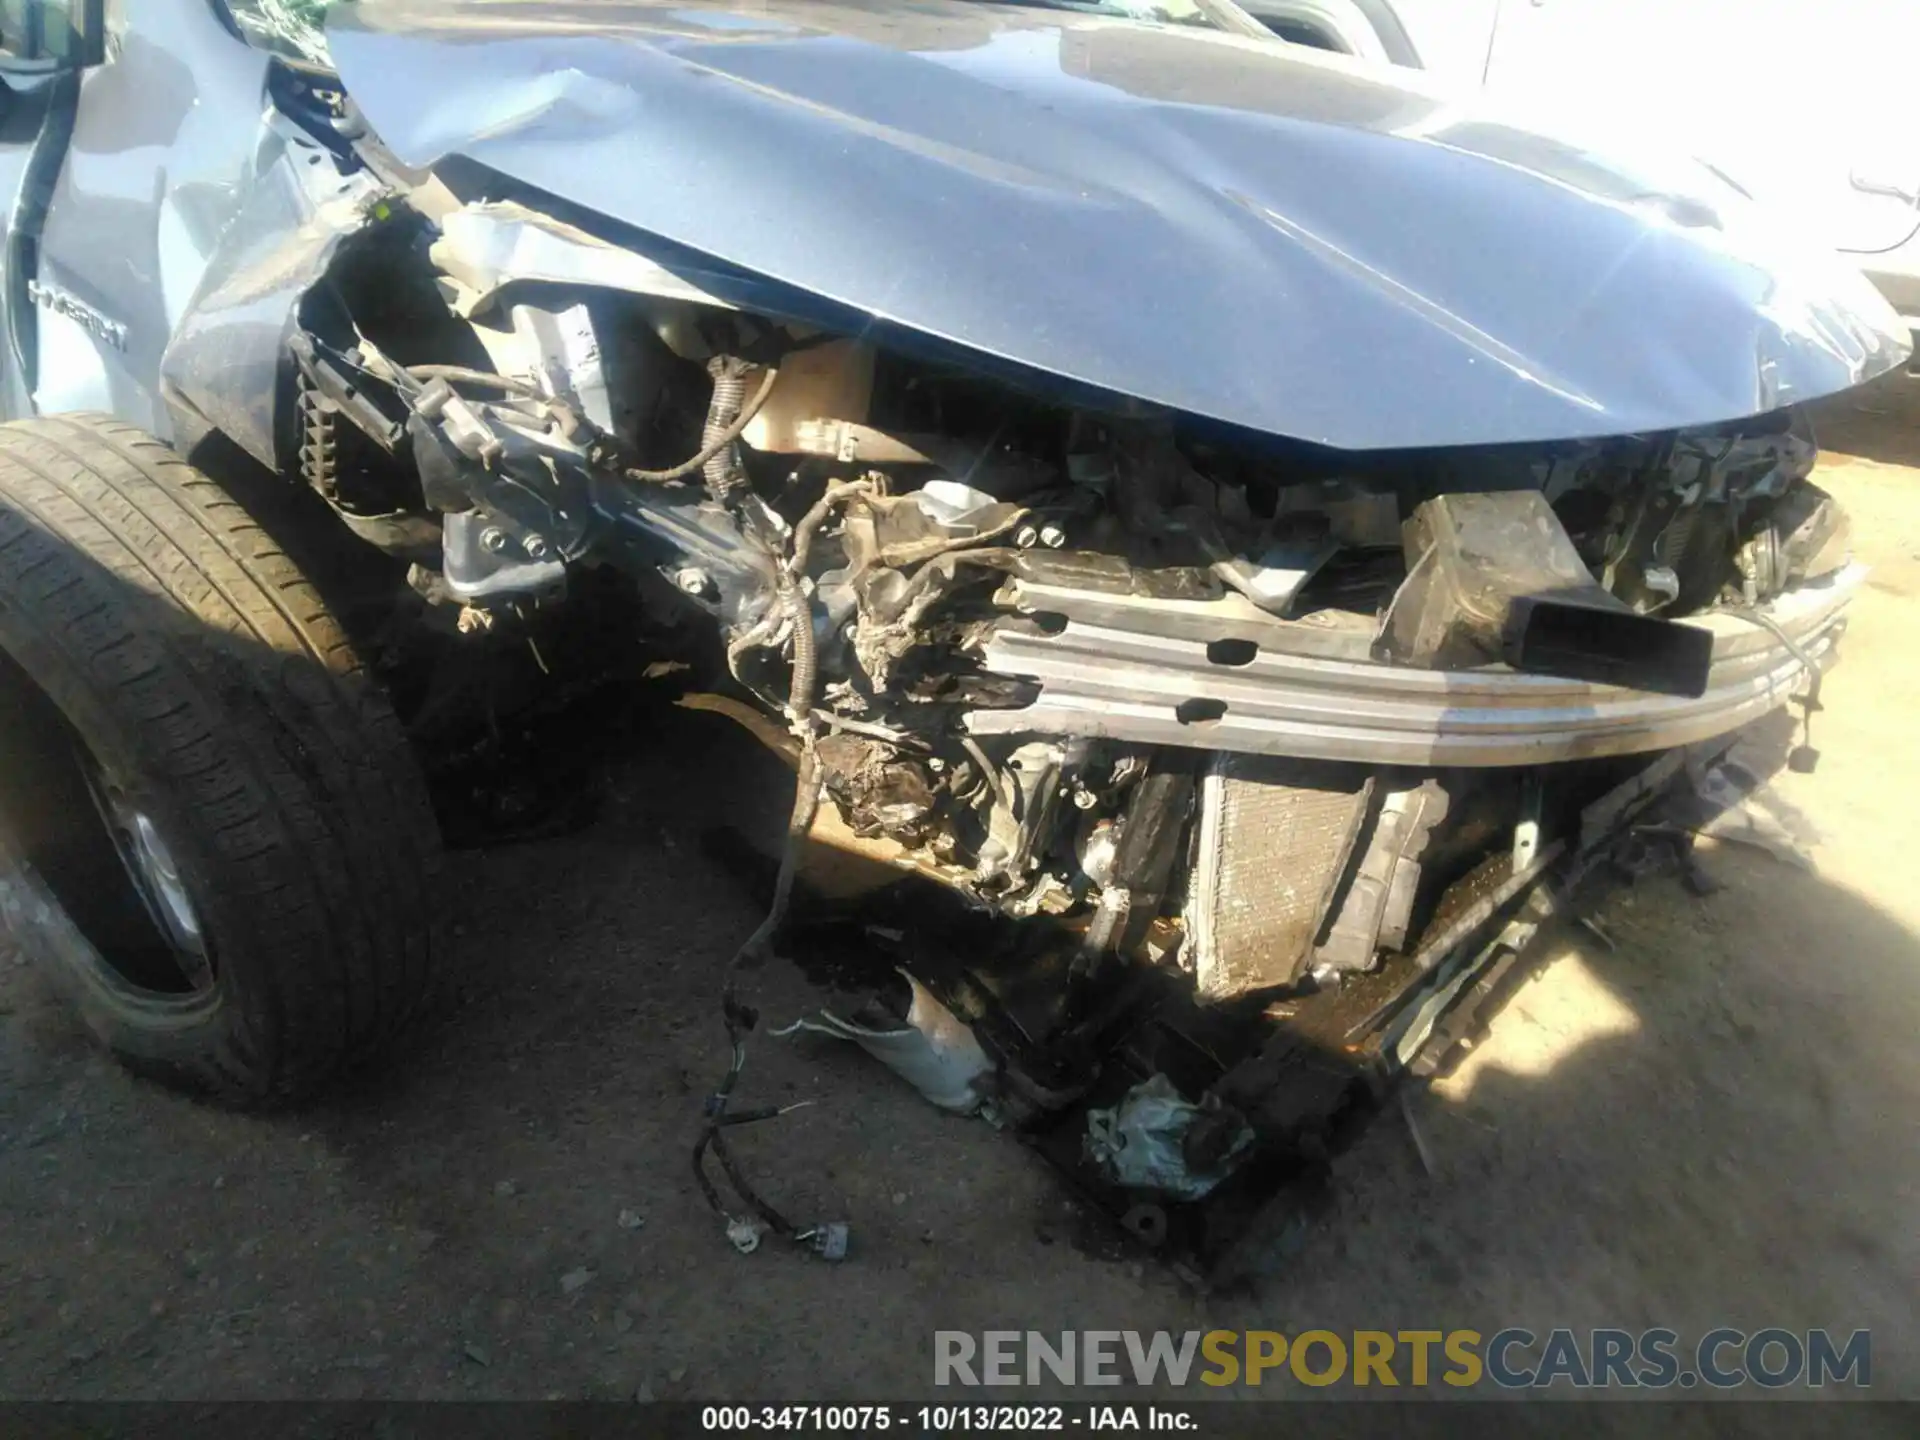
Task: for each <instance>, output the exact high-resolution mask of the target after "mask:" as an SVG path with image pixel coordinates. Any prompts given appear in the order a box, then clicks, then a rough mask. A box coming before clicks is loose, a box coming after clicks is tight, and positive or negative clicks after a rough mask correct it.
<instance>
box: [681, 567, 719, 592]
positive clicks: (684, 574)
mask: <svg viewBox="0 0 1920 1440" xmlns="http://www.w3.org/2000/svg"><path fill="white" fill-rule="evenodd" d="M673 583H674V584H676V585H678V586H679V587H680V588H681V589H682V590H684V591H686V592H687V594H689V595H704V594H706V593H707V586H708V584H710V583H711V582H710V581H709V580H708V579H707V572H706V571H704V570H702V569H701V568H700V567H699V566H698V565H689V566H687V568H686V569H684V570H676V571H674V572H673Z"/></svg>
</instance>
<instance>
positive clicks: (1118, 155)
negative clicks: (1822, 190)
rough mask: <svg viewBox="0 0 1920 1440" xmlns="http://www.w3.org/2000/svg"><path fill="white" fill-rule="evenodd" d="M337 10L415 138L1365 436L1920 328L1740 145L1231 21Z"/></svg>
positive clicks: (1351, 437)
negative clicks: (1525, 115)
mask: <svg viewBox="0 0 1920 1440" xmlns="http://www.w3.org/2000/svg"><path fill="white" fill-rule="evenodd" d="M328 39H329V43H330V46H331V49H332V54H333V59H334V63H335V65H336V66H337V68H338V70H339V72H340V76H341V79H342V80H343V81H344V82H345V84H346V88H347V90H348V91H349V93H351V94H352V96H353V97H354V100H355V101H356V102H357V103H358V105H359V106H360V107H361V109H362V110H363V111H364V113H365V114H366V116H367V118H368V120H369V121H370V122H371V123H372V125H373V127H374V129H375V131H376V132H377V133H378V134H379V136H380V137H381V139H382V140H383V141H384V142H385V143H386V144H387V145H388V146H390V147H391V148H392V150H393V151H394V153H395V154H396V155H398V156H399V157H400V159H401V160H403V161H404V162H405V163H407V164H409V165H415V166H428V165H431V164H434V163H436V162H438V161H439V160H441V159H443V158H445V157H447V156H452V155H460V156H465V157H467V158H468V159H471V160H474V161H477V162H479V163H481V164H483V165H486V166H489V167H491V168H493V169H495V170H497V171H499V172H501V173H503V174H505V175H508V176H511V177H513V178H515V179H518V180H521V181H524V182H526V183H528V184H530V185H533V186H537V187H539V188H540V189H542V190H545V191H547V192H549V193H551V194H553V195H556V196H559V197H561V198H562V199H564V200H567V201H570V202H572V203H573V204H575V205H579V206H584V207H586V208H587V209H588V210H590V211H595V212H598V213H600V214H602V215H604V216H606V217H607V218H608V219H609V220H611V221H615V222H618V223H620V224H623V225H629V226H633V227H636V228H637V229H638V230H640V231H643V232H645V235H644V236H634V237H627V239H626V243H630V244H636V245H641V244H645V243H647V240H648V238H649V237H652V238H654V239H657V241H658V242H659V245H660V247H661V253H660V254H658V255H656V256H655V257H654V258H657V259H660V260H661V261H662V263H665V264H668V265H669V266H673V267H676V268H678V267H681V266H695V267H699V266H706V265H710V264H712V265H716V266H717V268H723V269H724V268H728V267H731V268H732V269H733V270H734V271H735V272H736V282H737V283H738V284H739V286H740V287H741V288H742V291H743V294H742V295H736V296H734V297H733V298H734V299H735V301H736V303H740V304H742V305H743V306H745V308H749V309H758V310H762V311H783V310H784V311H785V312H787V313H790V314H792V315H793V318H796V319H802V320H805V319H807V318H809V317H808V316H807V315H806V314H802V313H799V312H800V311H802V310H805V309H807V308H808V307H809V306H811V307H812V308H813V309H814V310H815V311H818V310H819V309H820V308H821V307H822V306H827V307H831V308H833V309H834V311H835V314H836V315H837V317H838V319H839V320H840V321H841V322H843V323H841V324H840V325H839V326H838V328H841V329H843V330H848V331H856V330H858V329H859V328H861V325H862V323H867V322H873V321H877V322H879V323H881V324H883V325H886V326H889V327H897V328H898V330H899V331H900V332H902V335H901V338H902V340H903V341H906V340H911V338H912V337H913V336H915V335H918V336H920V337H923V338H924V339H926V340H930V341H933V342H944V344H946V345H949V346H959V347H962V348H963V349H964V350H965V351H967V352H969V354H970V357H971V360H972V362H973V364H974V365H975V366H976V367H978V366H979V365H980V364H981V363H982V362H986V361H991V360H994V359H998V360H999V361H1002V362H1005V363H1006V364H1007V365H1009V366H1011V367H1013V368H1014V369H1015V370H1016V371H1020V372H1025V373H1028V374H1034V373H1035V372H1038V374H1040V375H1045V376H1053V377H1058V378H1059V379H1060V380H1063V381H1066V382H1069V383H1077V384H1078V385H1081V386H1086V387H1092V388H1093V389H1095V390H1097V391H1104V392H1108V393H1109V394H1111V395H1116V396H1127V397H1134V398H1137V399H1141V400H1146V401H1149V402H1152V403H1154V404H1158V405H1164V406H1168V407H1171V408H1174V409H1178V410H1182V411H1187V412H1190V413H1193V414H1197V415H1204V416H1210V417H1214V418H1217V419H1220V420H1224V421H1228V422H1231V423H1234V424H1238V425H1244V426H1248V427H1250V428H1253V429H1256V430H1262V431H1268V432H1273V433H1279V434H1284V435H1291V436H1297V437H1299V438H1302V439H1307V440H1314V441H1319V442H1322V443H1325V444H1329V445H1336V446H1340V447H1343V448H1349V449H1371V448H1389V447H1400V446H1432V445H1470V444H1487V443H1499V442H1511V441H1523V440H1546V439H1569V438H1576V437H1582V436H1599V435H1619V434H1625V433H1630V432H1642V431H1654V430H1666V429H1675V428H1681V427H1685V426H1690V425H1697V424H1704V423H1709V422H1714V421H1720V420H1725V419H1728V418H1731V417H1734V416H1739V415H1750V414H1756V413H1759V412H1762V411H1766V410H1771V409H1774V408H1776V407H1778V406H1781V405H1784V404H1788V403H1793V402H1798V401H1804V400H1810V399H1813V398H1816V397H1818V396H1821V395H1828V394H1832V393H1835V392H1837V391H1839V390H1843V389H1846V388H1848V387H1849V386H1852V385H1856V384H1859V383H1860V382H1862V381H1864V380H1867V379H1869V378H1871V377H1873V376H1875V375H1878V374H1881V373H1883V372H1885V371H1887V370H1890V369H1892V368H1894V367H1895V366H1897V365H1898V364H1899V363H1900V361H1901V360H1902V359H1903V358H1905V356H1906V354H1907V350H1908V340H1907V332H1906V328H1905V326H1904V325H1902V324H1901V323H1900V321H1899V320H1898V318H1897V317H1896V316H1895V314H1894V312H1893V310H1892V308H1891V307H1890V306H1889V305H1888V304H1887V303H1886V301H1885V300H1884V299H1882V298H1881V297H1880V296H1879V295H1878V294H1877V293H1876V292H1875V291H1874V290H1873V289H1872V287H1871V286H1870V285H1869V284H1868V283H1867V281H1866V280H1865V279H1864V278H1863V277H1862V276H1861V275H1860V274H1859V273H1858V272H1857V271H1855V270H1853V269H1851V268H1850V267H1848V266H1846V265H1845V264H1844V263H1843V262H1842V260H1841V259H1840V257H1838V256H1836V255H1832V254H1830V253H1827V252H1825V251H1824V250H1821V249H1819V248H1818V247H1817V246H1816V245H1814V244H1813V243H1812V242H1799V241H1795V240H1791V239H1786V238H1782V236H1781V235H1780V234H1779V233H1778V232H1779V230H1780V227H1779V226H1778V225H1777V223H1776V222H1774V220H1773V219H1772V217H1771V216H1770V215H1769V214H1768V213H1767V212H1765V211H1763V210H1761V209H1760V208H1759V207H1757V206H1755V205H1754V204H1753V203H1752V202H1751V201H1750V200H1748V199H1747V198H1746V197H1745V196H1744V195H1743V194H1742V193H1741V192H1739V191H1737V190H1736V189H1734V188H1733V187H1732V186H1731V185H1729V184H1727V183H1726V182H1725V181H1723V180H1722V179H1720V178H1719V177H1718V176H1716V175H1715V174H1714V173H1712V172H1711V171H1709V170H1708V169H1707V168H1706V167H1704V166H1701V165H1698V164H1695V163H1693V162H1691V161H1686V160H1675V159H1671V158H1669V157H1665V156H1653V157H1649V156H1644V155H1639V154H1631V155H1624V156H1623V155H1607V154H1602V153H1598V152H1596V151H1595V149H1594V148H1593V147H1592V146H1591V145H1589V144H1584V143H1582V144H1576V143H1570V142H1569V141H1567V140H1563V139H1559V138H1556V137H1553V136H1550V135H1545V134H1541V133H1536V132H1535V131H1533V130H1530V129H1523V128H1520V127H1519V126H1517V125H1515V124H1514V123H1511V122H1510V121H1508V120H1506V119H1504V118H1499V117H1496V116H1494V115H1492V114H1490V113H1487V112H1485V111H1483V110H1480V109H1476V108H1474V106H1475V105H1476V104H1477V103H1478V102H1467V101H1464V100H1461V99H1459V98H1457V97H1449V96H1445V95H1443V94H1441V93H1438V92H1429V91H1428V90H1425V89H1421V88H1416V87H1418V86H1419V84H1420V82H1419V81H1418V80H1417V79H1416V78H1414V77H1411V76H1409V75H1407V74H1406V73H1404V72H1396V73H1392V74H1389V73H1386V72H1384V71H1379V72H1374V71H1368V70H1365V69H1362V68H1360V67H1357V66H1353V65H1350V64H1341V63H1338V62H1337V61H1329V60H1324V59H1321V58H1318V57H1316V56H1314V55H1312V54H1311V53H1310V52H1307V51H1304V50H1302V49H1301V48H1299V47H1296V46H1286V45H1278V44H1264V43H1261V42H1258V41H1252V40H1247V39H1242V38H1240V37H1238V36H1233V35H1227V34H1223V33H1220V32H1218V31H1210V30H1208V29H1206V28H1205V27H1199V26H1190V25H1151V24H1140V23H1137V22H1134V21H1129V20H1121V19H1117V18H1114V17H1111V16H1098V15H1093V14H1087V13H1076V12H1070V11H1069V10H1067V9H1065V8H1054V7H1040V6H1012V5H979V4H972V3H966V0H918V3H916V4H914V5H911V6H906V5H898V4H891V3H886V4H882V3H874V0H867V3H859V0H855V3H848V4H837V5H831V6H826V5H820V4H818V3H814V0H755V3H753V4H751V5H749V4H745V3H740V0H657V3H655V0H611V3H604V4H595V5H593V6H591V7H585V8H582V7H580V6H577V5H569V4H547V5H538V6H512V7H501V6H492V5H490V6H483V7H475V6H473V5H471V4H467V3H463V0H363V3H359V4H355V5H352V6H346V7H341V8H339V9H337V10H335V11H334V12H333V13H332V14H331V15H330V16H329V17H328ZM1382 197H1392V198H1391V200H1390V201H1386V202H1383V199H1382ZM1410 215H1417V216H1418V217H1419V219H1418V223H1417V224H1410V223H1408V217H1409V216H1410ZM700 284H701V285H702V286H703V287H706V288H710V289H711V288H713V285H714V279H713V278H712V277H710V276H707V275H703V276H702V277H701V279H700ZM778 289H784V290H785V292H786V296H787V298H786V301H785V302H784V303H782V302H780V300H779V297H778V296H776V295H774V294H772V293H770V292H772V291H774V290H778ZM749 290H751V291H756V292H757V293H756V300H757V302H758V303H748V301H747V299H746V298H745V295H744V292H745V291H749ZM1117 296H1125V297H1127V301H1126V303H1123V304H1116V303H1115V298H1116V297H1117ZM848 312H851V314H849V313H848ZM819 318H820V317H818V316H817V315H816V317H815V319H816V323H817V322H818V320H819ZM1386 356H1391V357H1392V360H1391V363H1383V359H1382V357H1386Z"/></svg>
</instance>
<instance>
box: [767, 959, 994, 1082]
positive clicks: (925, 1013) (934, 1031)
mask: <svg viewBox="0 0 1920 1440" xmlns="http://www.w3.org/2000/svg"><path fill="white" fill-rule="evenodd" d="M900 974H901V976H902V978H904V979H905V980H906V982H907V985H908V986H909V987H910V988H911V989H912V992H913V1004H912V1006H911V1007H910V1008H909V1009H908V1011H907V1018H906V1022H905V1023H904V1024H903V1025H901V1026H899V1027H898V1028H896V1029H891V1030H881V1029H877V1028H871V1027H869V1026H865V1025H858V1024H855V1023H854V1022H853V1021H851V1020H843V1019H841V1018H840V1017H839V1016H838V1015H835V1014H833V1013H832V1012H831V1011H828V1010H823V1011H821V1012H820V1014H819V1016H818V1017H817V1018H816V1017H809V1016H802V1017H801V1018H800V1019H798V1020H796V1021H794V1022H793V1024H791V1025H789V1026H787V1027H786V1028H785V1029H783V1030H776V1031H774V1032H773V1033H774V1034H776V1035H791V1034H793V1033H794V1032H795V1031H799V1030H807V1031H811V1032H813V1033H814V1034H816V1035H831V1036H833V1037H834V1038H835V1039H836V1040H851V1041H853V1043H854V1044H856V1045H858V1046H859V1047H860V1048H861V1049H862V1050H865V1051H866V1052H867V1053H868V1054H869V1055H871V1056H873V1058H874V1059H876V1060H878V1061H879V1062H880V1063H881V1064H882V1065H884V1066H886V1067H887V1068H888V1069H889V1070H891V1071H893V1073H894V1074H896V1075H898V1076H899V1077H900V1078H901V1079H903V1080H905V1081H906V1082H907V1083H908V1084H909V1085H911V1086H913V1088H914V1089H916V1090H918V1091H919V1092H920V1093H921V1094H922V1095H924V1096H926V1097H927V1099H929V1100H931V1101H932V1102H933V1103H934V1104H935V1105H938V1106H939V1107H940V1108H941V1109H942V1110H951V1111H953V1112H954V1113H955V1114H956V1115H971V1114H973V1113H974V1112H975V1111H976V1110H978V1109H979V1108H980V1105H981V1102H982V1101H983V1100H984V1099H985V1098H986V1096H985V1093H984V1088H983V1087H984V1085H985V1082H986V1081H987V1079H988V1078H989V1077H990V1076H991V1075H992V1074H993V1061H991V1060H989V1059H988V1058H987V1052H986V1051H984V1050H982V1049H981V1048H980V1042H979V1040H978V1039H976V1038H975V1037H974V1033H973V1031H972V1030H971V1029H969V1028H968V1027H967V1025H966V1024H965V1023H964V1022H963V1021H962V1020H961V1019H960V1018H959V1017H958V1016H957V1015H955V1014H954V1013H953V1012H952V1011H951V1010H949V1009H947V1007H946V1006H944V1005H942V1004H941V1003H940V1002H939V1001H938V1000H936V999H934V997H933V995H932V993H931V992H930V991H929V990H928V989H927V987H926V986H924V985H922V984H921V983H920V982H919V981H918V980H916V979H914V978H913V976H911V975H909V974H907V972H906V971H905V970H902V971H901V972H900Z"/></svg>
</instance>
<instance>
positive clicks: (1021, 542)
mask: <svg viewBox="0 0 1920 1440" xmlns="http://www.w3.org/2000/svg"><path fill="white" fill-rule="evenodd" d="M1039 538H1040V532H1039V531H1038V530H1036V529H1035V528H1034V527H1033V526H1031V525H1022V526H1021V527H1020V528H1019V529H1018V530H1016V531H1014V532H1013V543H1014V544H1015V545H1018V546H1019V547H1020V548H1021V549H1022V550H1031V549H1032V548H1033V546H1034V542H1035V541H1037V540H1038V539H1039Z"/></svg>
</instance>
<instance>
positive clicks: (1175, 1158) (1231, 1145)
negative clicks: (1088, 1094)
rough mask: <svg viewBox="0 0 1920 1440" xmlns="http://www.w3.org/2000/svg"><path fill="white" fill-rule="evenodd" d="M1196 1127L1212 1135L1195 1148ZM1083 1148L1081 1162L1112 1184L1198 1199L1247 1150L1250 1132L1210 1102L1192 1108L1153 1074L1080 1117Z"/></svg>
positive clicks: (1214, 1100) (1216, 1102)
mask: <svg viewBox="0 0 1920 1440" xmlns="http://www.w3.org/2000/svg"><path fill="white" fill-rule="evenodd" d="M1203 1122H1204V1124H1205V1126H1206V1129H1207V1131H1209V1132H1211V1131H1215V1130H1217V1131H1218V1133H1217V1134H1210V1133H1209V1134H1206V1135H1205V1138H1204V1143H1196V1142H1197V1141H1200V1140H1201V1138H1202V1137H1201V1136H1199V1135H1196V1133H1195V1127H1196V1125H1198V1124H1201V1123H1203ZM1086 1145H1087V1155H1088V1157H1089V1158H1090V1159H1091V1160H1092V1161H1093V1162H1094V1164H1095V1165H1097V1166H1099V1167H1100V1169H1101V1171H1102V1172H1103V1173H1104V1174H1105V1175H1106V1177H1107V1178H1108V1179H1109V1180H1111V1181H1112V1182H1113V1183H1114V1184H1116V1185H1121V1186H1124V1187H1126V1188H1127V1189H1130V1190H1152V1191H1156V1192H1158V1193H1159V1194H1162V1195H1168V1196H1172V1197H1174V1198H1176V1199H1180V1200H1198V1199H1200V1198H1202V1197H1203V1196H1205V1195H1207V1194H1208V1193H1209V1192H1211V1191H1212V1190H1213V1188H1214V1187H1215V1186H1216V1185H1218V1184H1219V1183H1220V1182H1221V1181H1222V1180H1224V1179H1226V1177H1227V1176H1228V1175H1229V1174H1231V1173H1232V1171H1233V1168H1234V1165H1235V1163H1236V1162H1237V1161H1238V1160H1239V1159H1240V1157H1241V1156H1242V1155H1244V1154H1245V1153H1246V1152H1247V1151H1248V1150H1249V1149H1251V1148H1252V1146H1253V1131H1252V1129H1251V1128H1250V1127H1249V1126H1248V1125H1247V1123H1246V1121H1244V1120H1241V1119H1239V1118H1238V1117H1237V1116H1234V1115H1233V1114H1232V1113H1231V1112H1229V1111H1228V1110H1227V1109H1226V1108H1225V1107H1224V1106H1223V1105H1222V1104H1221V1102H1220V1101H1219V1099H1218V1098H1217V1097H1215V1096H1212V1095H1209V1096H1208V1097H1207V1099H1206V1101H1205V1102H1204V1103H1203V1104H1200V1105H1195V1104H1194V1103H1193V1102H1192V1101H1190V1100H1187V1099H1186V1098H1184V1097H1183V1096H1182V1095H1181V1094H1180V1092H1179V1091H1178V1090H1176V1089H1175V1088H1174V1086H1173V1082H1172V1081H1171V1080H1169V1079H1168V1078H1167V1077H1166V1076H1165V1075H1154V1076H1152V1077H1150V1078H1148V1079H1146V1080H1143V1081H1141V1082H1140V1083H1139V1084H1138V1085H1136V1086H1134V1087H1133V1088H1132V1089H1131V1090H1129V1091H1128V1092H1127V1093H1126V1094H1125V1095H1124V1096H1123V1097H1122V1098H1121V1100H1120V1103H1119V1104H1118V1105H1115V1106H1114V1107H1113V1108H1112V1109H1110V1110H1090V1111H1088V1112H1087V1140H1086ZM1195 1151H1205V1152H1207V1153H1205V1154H1195V1153H1193V1152H1195Z"/></svg>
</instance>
